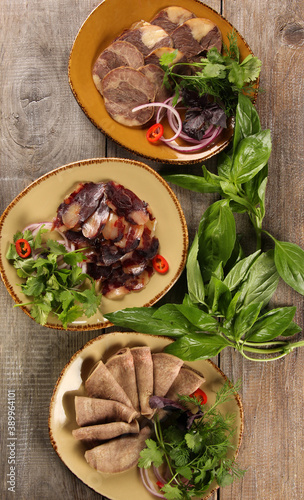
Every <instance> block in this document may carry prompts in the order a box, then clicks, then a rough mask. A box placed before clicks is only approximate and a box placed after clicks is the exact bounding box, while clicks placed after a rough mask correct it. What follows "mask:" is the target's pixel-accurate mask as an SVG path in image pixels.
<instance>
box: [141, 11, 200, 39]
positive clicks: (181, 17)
mask: <svg viewBox="0 0 304 500" xmlns="http://www.w3.org/2000/svg"><path fill="white" fill-rule="evenodd" d="M193 17H196V16H195V14H193V12H190V10H187V9H184V8H183V7H178V6H175V5H172V6H171V7H167V8H166V9H162V10H161V11H159V12H158V14H156V16H155V17H154V18H153V19H152V21H151V24H154V25H157V26H160V27H161V28H163V29H164V30H165V31H166V32H167V33H168V34H169V35H170V33H172V32H173V31H174V30H175V29H176V28H177V27H178V26H180V25H181V24H183V23H184V22H185V21H188V19H192V18H193Z"/></svg>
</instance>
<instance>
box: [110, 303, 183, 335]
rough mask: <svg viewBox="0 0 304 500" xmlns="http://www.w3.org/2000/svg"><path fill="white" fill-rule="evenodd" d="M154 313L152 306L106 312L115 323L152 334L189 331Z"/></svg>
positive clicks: (171, 333)
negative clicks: (157, 316)
mask: <svg viewBox="0 0 304 500" xmlns="http://www.w3.org/2000/svg"><path fill="white" fill-rule="evenodd" d="M154 313H155V309H153V308H150V307H149V308H148V307H133V308H129V309H122V310H120V311H115V312H113V313H108V314H105V318H106V319H108V320H109V321H110V322H111V323H113V324H114V325H117V326H122V327H124V328H131V329H132V330H135V331H136V332H141V333H149V334H150V335H165V336H167V337H180V336H182V335H185V334H187V333H188V330H186V329H184V328H183V326H180V327H176V326H175V325H171V324H170V322H166V321H163V320H161V319H158V318H153V315H154Z"/></svg>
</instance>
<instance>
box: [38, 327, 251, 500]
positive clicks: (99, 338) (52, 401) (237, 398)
mask: <svg viewBox="0 0 304 500" xmlns="http://www.w3.org/2000/svg"><path fill="white" fill-rule="evenodd" d="M111 334H113V335H115V334H119V335H124V334H125V335H129V334H132V335H136V336H137V335H138V336H140V337H141V338H142V337H144V338H146V339H148V338H149V337H154V338H160V339H162V340H167V341H168V343H172V342H174V340H173V339H172V338H170V337H166V336H164V335H149V334H147V333H140V332H127V331H113V332H109V333H103V334H101V335H98V336H97V337H95V338H93V339H90V340H89V341H88V342H86V343H85V344H84V345H83V346H82V347H80V348H79V349H78V350H77V351H76V352H75V353H74V354H73V355H72V357H71V358H70V359H69V360H68V362H67V363H66V364H65V366H64V367H63V369H62V370H61V372H60V374H59V376H58V378H57V380H56V383H55V386H54V389H53V392H52V395H51V399H50V404H49V412H48V432H49V439H50V442H51V445H52V447H53V449H54V451H55V452H56V454H57V455H58V457H59V458H60V460H61V461H62V462H63V463H64V465H65V466H66V467H67V468H68V469H69V470H70V472H72V473H73V474H74V476H75V477H76V478H77V479H78V480H79V481H81V482H83V483H84V484H85V485H86V486H87V487H88V488H90V489H91V490H92V491H95V492H97V491H96V490H95V489H94V488H93V487H92V486H90V485H89V484H87V483H86V482H85V481H83V480H82V479H80V478H79V477H78V475H77V474H76V473H75V472H73V471H72V470H71V469H70V467H69V466H68V465H67V464H66V462H65V460H64V459H63V458H62V457H61V455H60V453H59V451H58V447H57V444H56V440H55V439H54V436H53V431H52V428H51V423H52V413H53V409H54V407H55V403H56V401H55V399H56V395H57V392H58V391H59V389H60V384H61V382H62V380H63V378H64V376H65V374H66V371H67V370H68V369H69V367H70V365H72V363H73V362H74V361H75V359H76V358H77V357H78V356H80V355H81V353H82V352H83V351H84V350H85V349H86V348H87V347H89V346H91V345H92V344H94V343H95V342H102V340H105V338H106V337H108V336H109V335H111ZM197 361H202V362H208V363H209V364H210V365H211V366H212V367H213V369H215V370H216V371H217V372H218V373H219V375H220V376H221V377H222V378H223V379H224V380H225V381H228V380H229V379H228V376H227V375H226V374H225V373H224V372H223V371H222V370H221V368H220V367H219V366H217V365H216V364H215V363H214V362H213V361H212V360H211V359H204V360H197ZM185 363H190V365H191V362H190V361H185ZM234 399H235V401H236V404H237V407H238V410H239V414H240V431H239V436H238V442H237V448H236V450H235V453H234V458H235V459H236V458H237V457H238V455H239V452H240V448H241V444H242V440H243V435H244V407H243V403H242V399H241V397H240V395H239V393H238V392H236V393H235V395H234ZM219 488H220V486H219V485H217V486H216V487H214V488H213V489H212V491H210V492H209V493H208V494H207V496H204V497H202V498H201V499H200V500H207V499H208V498H210V497H211V496H212V495H213V493H214V492H215V491H216V490H218V489H219ZM97 493H98V494H101V493H99V492H97Z"/></svg>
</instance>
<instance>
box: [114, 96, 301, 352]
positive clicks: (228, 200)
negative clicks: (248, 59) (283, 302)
mask: <svg viewBox="0 0 304 500" xmlns="http://www.w3.org/2000/svg"><path fill="white" fill-rule="evenodd" d="M270 153H271V137H270V131H269V130H261V125H260V120H259V117H258V114H257V111H256V110H255V108H254V106H253V105H252V103H251V101H250V100H249V98H247V97H245V96H243V95H242V94H240V96H239V100H238V106H237V112H236V121H235V132H234V138H233V144H232V148H231V150H230V151H229V152H228V153H225V152H224V153H221V155H220V157H219V163H218V175H215V174H212V173H210V172H209V171H208V170H207V169H206V168H205V167H203V176H202V177H199V176H193V175H184V174H182V175H179V174H177V175H169V176H166V179H167V180H168V181H170V182H174V183H175V184H177V185H179V186H182V187H185V188H187V189H191V190H194V191H198V192H202V193H206V192H216V193H218V194H219V195H221V197H222V199H220V200H219V201H216V202H215V203H213V204H212V205H211V206H210V207H209V208H208V209H207V210H206V212H205V213H204V214H203V216H202V218H201V221H200V224H199V228H198V231H197V234H196V236H195V238H194V241H193V243H192V246H191V248H190V250H189V254H188V259H187V265H186V272H187V285H188V293H187V294H186V295H185V297H184V300H183V303H182V304H165V305H163V306H161V307H159V308H131V309H125V310H122V311H117V312H115V313H111V314H107V315H106V317H107V319H109V320H110V321H111V322H112V323H114V324H116V325H118V326H122V327H128V328H132V329H134V330H136V331H141V332H143V333H149V334H152V335H166V336H171V337H173V338H175V339H176V340H175V342H173V343H172V344H170V345H169V346H168V347H167V348H166V351H167V352H169V353H171V354H174V355H176V356H179V357H181V358H182V359H184V360H188V361H193V360H196V359H205V358H209V357H212V356H215V355H217V354H218V353H219V352H220V351H221V350H222V349H224V348H225V347H233V348H235V349H237V350H238V351H239V352H240V353H241V354H242V355H243V356H244V357H245V358H248V359H252V360H254V361H269V360H274V359H278V358H281V357H283V356H285V355H286V354H288V353H289V352H291V351H292V350H293V349H294V348H296V347H299V346H302V345H304V341H299V342H290V341H289V337H291V336H293V335H295V334H297V333H299V332H300V331H301V328H300V327H299V326H298V325H297V324H296V323H295V322H294V321H293V318H294V315H295V312H296V308H295V307H279V308H275V309H269V307H268V305H269V301H270V299H271V297H272V296H273V294H274V292H275V291H276V288H277V285H278V282H279V279H280V277H281V278H282V279H283V280H284V281H285V282H286V283H287V284H288V285H290V286H291V287H292V288H294V289H295V290H296V291H298V292H299V293H301V294H302V295H304V252H303V250H302V249H301V248H300V247H298V246H297V245H295V244H293V243H288V242H280V241H278V240H276V239H275V238H274V237H273V236H271V235H270V234H269V233H268V232H266V231H264V232H265V233H266V234H268V236H270V238H272V240H273V242H274V249H271V250H268V251H267V252H262V250H261V234H262V231H263V229H262V221H263V218H264V216H265V193H266V184H267V175H268V165H267V162H268V159H269V156H270ZM234 212H239V213H247V214H248V216H249V218H250V220H251V221H252V223H253V226H254V228H255V231H256V235H257V250H256V251H255V252H254V253H252V254H250V255H248V256H245V255H244V252H243V249H242V247H241V245H240V242H239V240H238V238H237V234H236V226H235V219H234V215H233V214H234ZM252 354H254V355H252ZM255 355H258V356H255ZM261 355H262V357H261Z"/></svg>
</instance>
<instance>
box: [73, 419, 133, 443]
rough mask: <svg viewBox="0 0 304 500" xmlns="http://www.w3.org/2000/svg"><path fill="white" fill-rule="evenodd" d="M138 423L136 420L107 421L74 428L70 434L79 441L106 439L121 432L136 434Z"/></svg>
mask: <svg viewBox="0 0 304 500" xmlns="http://www.w3.org/2000/svg"><path fill="white" fill-rule="evenodd" d="M138 433H139V424H138V422H137V420H134V421H133V422H130V423H128V422H109V423H108V424H96V425H89V426H87V427H80V428H79V429H74V430H73V431H72V434H73V436H74V438H75V439H78V440H81V441H86V442H89V441H106V440H108V439H113V438H116V437H117V436H121V435H122V434H138Z"/></svg>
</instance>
